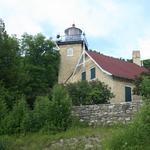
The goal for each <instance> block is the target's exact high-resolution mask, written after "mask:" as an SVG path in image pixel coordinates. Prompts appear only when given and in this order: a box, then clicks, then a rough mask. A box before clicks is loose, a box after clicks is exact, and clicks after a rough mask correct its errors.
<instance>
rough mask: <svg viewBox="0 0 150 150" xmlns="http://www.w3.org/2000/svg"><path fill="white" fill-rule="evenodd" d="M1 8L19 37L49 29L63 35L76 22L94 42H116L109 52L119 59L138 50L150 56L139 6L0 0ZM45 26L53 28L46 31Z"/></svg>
mask: <svg viewBox="0 0 150 150" xmlns="http://www.w3.org/2000/svg"><path fill="white" fill-rule="evenodd" d="M0 7H1V9H0V14H1V16H0V17H2V19H4V22H5V23H6V30H7V31H8V33H10V34H17V35H19V36H20V35H22V34H23V33H24V32H27V33H29V34H36V33H38V32H42V33H45V30H46V32H47V35H49V36H52V35H56V34H57V33H61V34H63V31H64V29H65V28H66V27H69V26H71V24H72V23H75V24H76V26H77V27H79V28H81V29H83V30H84V31H85V32H86V34H87V37H90V38H91V39H92V38H94V39H96V38H97V40H98V38H105V39H107V38H108V39H109V40H110V41H113V42H115V45H117V46H116V47H115V48H114V47H112V50H111V51H110V53H111V52H113V49H114V52H113V54H116V55H118V57H124V56H125V58H127V57H130V54H131V53H132V49H135V47H136V49H141V55H142V57H143V58H148V57H150V55H149V51H148V50H149V44H148V43H149V42H150V40H149V37H150V34H149V36H147V37H146V39H145V38H143V36H142V37H141V33H142V32H143V29H144V26H145V22H144V19H143V18H142V17H143V14H142V13H141V10H144V8H142V6H141V5H139V4H138V3H132V2H123V1H121V2H120V1H117V0H42V1H41V0H0ZM43 23H44V24H45V23H46V24H47V25H50V27H51V28H52V29H49V31H47V29H45V28H44V27H43ZM139 28H140V30H139ZM50 31H53V33H50ZM48 32H49V33H48ZM145 32H146V31H145ZM149 33H150V32H149ZM94 48H97V47H94ZM98 49H101V45H99V48H98ZM106 49H107V45H106ZM115 49H116V50H115ZM113 54H110V55H113Z"/></svg>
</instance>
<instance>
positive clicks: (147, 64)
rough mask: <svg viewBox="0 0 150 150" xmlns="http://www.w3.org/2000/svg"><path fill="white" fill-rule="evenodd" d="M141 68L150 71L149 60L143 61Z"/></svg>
mask: <svg viewBox="0 0 150 150" xmlns="http://www.w3.org/2000/svg"><path fill="white" fill-rule="evenodd" d="M143 66H144V67H145V68H147V69H150V59H146V60H143Z"/></svg>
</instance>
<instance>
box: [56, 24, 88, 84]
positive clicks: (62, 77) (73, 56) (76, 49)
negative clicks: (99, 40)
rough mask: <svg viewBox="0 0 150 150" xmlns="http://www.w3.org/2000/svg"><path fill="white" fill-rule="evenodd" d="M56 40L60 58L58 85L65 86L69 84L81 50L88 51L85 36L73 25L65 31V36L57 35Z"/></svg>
mask: <svg viewBox="0 0 150 150" xmlns="http://www.w3.org/2000/svg"><path fill="white" fill-rule="evenodd" d="M57 38H58V39H57V44H58V46H59V48H60V50H59V52H60V58H61V60H60V67H59V75H58V83H64V84H65V83H68V82H70V80H71V77H72V75H73V71H74V69H75V67H76V65H77V63H78V60H79V58H80V55H81V53H82V51H83V49H84V50H87V49H88V45H87V42H86V38H85V34H84V33H83V32H82V30H81V29H79V28H77V27H75V24H73V25H72V27H70V28H67V29H66V30H65V36H59V35H58V36H57Z"/></svg>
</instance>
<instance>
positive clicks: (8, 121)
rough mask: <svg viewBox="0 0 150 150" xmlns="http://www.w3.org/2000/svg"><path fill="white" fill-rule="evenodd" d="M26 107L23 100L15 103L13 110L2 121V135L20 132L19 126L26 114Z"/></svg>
mask: <svg viewBox="0 0 150 150" xmlns="http://www.w3.org/2000/svg"><path fill="white" fill-rule="evenodd" d="M28 111H29V110H28V107H27V104H26V101H25V100H24V98H22V99H21V100H19V101H18V102H16V104H15V105H14V107H13V110H12V111H10V112H9V113H8V115H7V116H6V117H5V118H4V119H3V120H2V123H1V127H2V131H3V134H12V133H20V132H21V131H22V129H21V124H22V121H23V119H24V116H25V114H26V113H28Z"/></svg>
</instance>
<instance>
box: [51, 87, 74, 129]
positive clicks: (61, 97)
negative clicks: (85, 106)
mask: <svg viewBox="0 0 150 150" xmlns="http://www.w3.org/2000/svg"><path fill="white" fill-rule="evenodd" d="M71 106H72V103H71V98H70V97H69V95H68V93H67V90H66V89H65V88H64V87H63V86H62V85H55V86H54V87H53V90H52V99H51V109H50V111H51V113H50V114H51V116H50V118H51V124H50V125H49V127H50V128H51V130H57V131H61V130H66V129H67V128H68V127H69V126H70V125H71Z"/></svg>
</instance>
